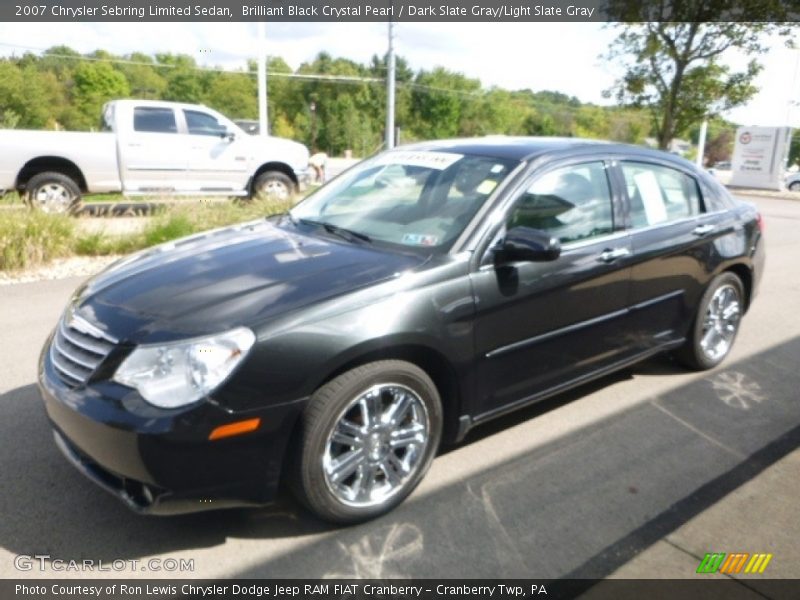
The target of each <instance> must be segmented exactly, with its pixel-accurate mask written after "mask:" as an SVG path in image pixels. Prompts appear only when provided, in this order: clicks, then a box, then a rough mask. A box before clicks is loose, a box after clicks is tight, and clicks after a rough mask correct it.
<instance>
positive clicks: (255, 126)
mask: <svg viewBox="0 0 800 600" xmlns="http://www.w3.org/2000/svg"><path fill="white" fill-rule="evenodd" d="M233 122H234V123H236V125H238V126H239V127H240V128H241V130H242V131H244V132H245V133H249V134H250V135H258V133H259V132H260V131H261V125H260V123H259V122H258V121H253V120H251V119H235V120H234V121H233Z"/></svg>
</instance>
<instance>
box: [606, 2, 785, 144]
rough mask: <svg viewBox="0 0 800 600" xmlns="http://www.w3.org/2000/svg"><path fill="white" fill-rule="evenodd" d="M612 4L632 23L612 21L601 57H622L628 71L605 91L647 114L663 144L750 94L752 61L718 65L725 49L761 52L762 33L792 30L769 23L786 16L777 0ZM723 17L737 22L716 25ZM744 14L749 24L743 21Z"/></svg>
mask: <svg viewBox="0 0 800 600" xmlns="http://www.w3.org/2000/svg"><path fill="white" fill-rule="evenodd" d="M615 6H616V7H617V10H620V11H621V12H620V15H621V16H622V17H624V18H626V19H628V20H635V21H638V22H634V23H631V22H628V23H623V24H619V25H616V26H617V27H619V28H621V29H622V31H621V33H620V35H619V36H618V38H617V39H616V40H615V41H614V43H613V44H612V46H611V49H610V50H609V52H608V54H607V55H606V58H607V59H609V60H613V61H623V64H624V65H625V68H626V70H625V74H624V75H623V77H622V78H621V79H620V80H619V81H618V82H616V84H615V86H614V87H613V88H612V89H611V90H608V91H607V95H612V94H616V96H617V98H618V100H619V101H620V102H621V103H626V104H630V105H632V106H635V107H641V108H644V109H646V110H647V111H649V113H650V117H651V122H652V129H653V132H654V133H655V136H656V138H657V140H658V145H659V147H660V148H662V149H666V148H667V147H668V146H669V143H670V141H671V140H672V139H673V138H674V137H676V136H679V135H683V134H685V133H686V131H687V129H688V128H689V127H690V126H692V125H693V124H695V123H697V122H699V121H701V120H702V119H704V118H705V117H707V116H708V115H714V114H717V113H719V112H720V111H723V110H727V109H729V108H732V107H734V106H739V105H741V104H743V103H745V102H746V101H747V100H748V99H749V98H751V97H752V96H753V95H754V94H755V93H756V91H757V89H756V87H755V86H754V85H753V81H754V79H755V77H756V75H758V73H759V71H760V70H761V66H760V64H759V63H758V61H757V60H756V59H752V60H751V61H750V62H749V64H748V65H747V67H746V68H745V69H744V70H743V71H733V70H732V69H731V68H730V67H728V66H727V65H723V64H721V62H720V58H721V56H722V55H723V54H724V53H725V52H726V51H729V50H740V51H743V52H746V53H748V54H751V55H757V54H761V53H763V52H765V50H766V36H767V35H769V34H778V35H782V36H786V35H789V34H790V33H791V32H792V31H793V27H792V26H790V25H786V24H778V23H775V22H774V21H780V20H781V18H780V17H781V15H784V20H786V19H785V9H784V8H783V6H782V5H781V3H780V2H779V1H778V0H735V1H734V0H676V1H675V2H671V3H663V2H643V3H641V4H640V5H633V4H632V3H629V2H616V3H615V2H612V9H614V8H615ZM620 6H621V7H622V8H619V7H620ZM631 11H633V12H631ZM666 11H669V12H666ZM725 14H730V15H735V16H736V17H737V18H738V19H739V20H740V21H739V22H733V21H731V22H719V19H720V18H721V16H724V15H725ZM745 16H746V17H747V19H748V20H752V22H747V23H745V22H741V20H742V19H743V17H745ZM732 18H733V16H732ZM667 20H669V22H667ZM770 21H772V22H770Z"/></svg>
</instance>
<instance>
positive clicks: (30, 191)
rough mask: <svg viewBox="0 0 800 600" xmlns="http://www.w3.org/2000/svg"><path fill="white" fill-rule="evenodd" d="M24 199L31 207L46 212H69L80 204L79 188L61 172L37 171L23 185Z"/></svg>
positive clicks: (73, 210)
mask: <svg viewBox="0 0 800 600" xmlns="http://www.w3.org/2000/svg"><path fill="white" fill-rule="evenodd" d="M25 190H26V194H25V199H26V201H27V203H28V205H29V206H30V207H31V208H34V209H37V210H41V211H42V212H46V213H55V214H69V213H72V212H75V210H76V209H77V208H78V206H80V202H81V190H80V188H79V187H78V184H76V183H75V182H74V181H73V180H72V179H71V178H70V177H68V176H67V175H64V174H63V173H56V172H54V171H46V172H44V173H38V174H36V175H34V176H33V177H31V178H30V179H29V180H28V183H27V184H26V185H25Z"/></svg>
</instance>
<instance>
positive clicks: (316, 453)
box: [291, 360, 442, 523]
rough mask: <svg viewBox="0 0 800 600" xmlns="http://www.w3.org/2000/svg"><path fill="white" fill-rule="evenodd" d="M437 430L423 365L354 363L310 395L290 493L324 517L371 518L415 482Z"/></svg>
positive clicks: (437, 411) (435, 405) (433, 393)
mask: <svg viewBox="0 0 800 600" xmlns="http://www.w3.org/2000/svg"><path fill="white" fill-rule="evenodd" d="M441 430H442V409H441V401H440V398H439V393H438V391H437V389H436V386H435V385H434V383H433V382H432V381H431V379H430V377H428V375H427V374H426V373H425V372H424V371H423V370H422V369H420V368H418V367H416V366H415V365H412V364H410V363H407V362H404V361H399V360H386V361H379V362H373V363H369V364H366V365H363V366H361V367H357V368H355V369H353V370H351V371H348V372H346V373H344V374H342V375H340V376H338V377H336V378H335V379H333V380H332V381H330V382H328V383H327V384H325V385H324V386H322V387H321V388H319V389H318V390H317V391H316V392H315V393H314V395H313V396H312V398H311V400H310V402H309V405H308V407H307V408H306V410H305V412H304V414H303V417H302V423H301V430H300V433H299V439H298V442H299V443H298V447H297V448H296V449H295V452H296V454H295V456H294V457H293V460H294V466H293V473H292V478H291V485H292V488H293V491H294V492H295V495H296V496H297V497H298V499H299V500H300V501H301V502H303V503H304V504H305V505H306V506H307V507H308V508H310V509H311V510H312V511H313V512H314V513H316V514H317V515H318V516H320V517H322V518H323V519H325V520H328V521H332V522H335V523H356V522H360V521H365V520H367V519H371V518H374V517H376V516H378V515H381V514H383V513H386V512H388V511H389V510H391V509H392V508H394V507H395V506H397V505H398V504H400V503H401V502H402V501H403V500H404V499H405V498H406V497H407V496H408V495H409V494H410V493H411V492H412V490H413V489H414V488H415V487H416V486H417V484H419V482H420V481H421V480H422V478H423V476H424V475H425V473H426V472H427V470H428V468H429V467H430V464H431V462H432V461H433V457H434V455H435V454H436V450H437V447H438V445H439V440H440V438H441Z"/></svg>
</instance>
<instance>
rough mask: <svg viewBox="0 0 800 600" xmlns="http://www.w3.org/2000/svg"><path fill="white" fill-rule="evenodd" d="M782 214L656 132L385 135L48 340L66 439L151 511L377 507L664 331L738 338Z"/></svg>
mask: <svg viewBox="0 0 800 600" xmlns="http://www.w3.org/2000/svg"><path fill="white" fill-rule="evenodd" d="M763 266H764V243H763V241H762V222H761V218H760V216H759V214H758V213H757V212H756V210H755V209H754V208H753V207H751V206H749V205H747V204H743V203H740V202H737V201H736V200H734V199H733V198H732V197H731V196H730V195H729V194H728V192H727V191H726V190H725V189H724V188H722V187H721V186H720V185H719V184H718V183H717V182H716V181H715V180H714V179H713V178H712V177H710V176H709V175H707V174H705V173H704V172H702V171H700V170H698V169H696V168H695V167H694V166H693V165H691V164H690V163H688V162H686V161H684V160H682V159H679V158H676V157H674V156H671V155H669V154H666V153H662V152H658V151H650V150H644V149H641V148H636V147H631V146H625V145H616V144H609V143H598V142H589V141H583V140H575V139H568V140H565V139H537V138H525V139H520V138H505V137H496V138H486V139H474V140H472V139H471V140H451V141H439V142H428V143H423V144H418V145H414V146H407V147H403V148H401V149H398V150H393V151H389V152H384V153H382V154H379V155H377V156H375V157H373V158H371V159H368V160H366V161H364V162H362V163H360V164H359V165H357V166H356V167H354V168H352V169H350V170H349V171H347V172H345V173H344V174H342V175H341V176H339V177H338V178H336V179H335V180H333V181H332V182H331V183H329V184H328V185H325V186H323V187H322V188H320V189H319V190H318V191H317V192H316V193H314V194H313V195H311V196H310V197H308V198H307V199H306V200H304V201H303V202H302V203H300V204H299V205H297V206H296V207H295V208H294V209H292V210H291V211H290V212H289V213H287V214H285V215H280V216H274V217H270V218H266V219H263V220H259V221H255V222H250V223H245V224H242V225H238V226H234V227H229V228H225V229H219V230H214V231H209V232H207V233H204V234H201V235H196V236H192V237H189V238H185V239H182V240H178V241H176V242H172V243H168V244H164V245H162V246H158V247H155V248H153V249H150V250H147V251H144V252H141V253H138V254H135V255H132V256H130V257H128V258H125V259H123V260H121V261H120V262H118V263H116V264H114V265H113V266H111V267H110V268H109V269H107V270H106V271H104V272H103V273H101V274H100V275H98V276H97V277H95V278H93V279H92V280H90V281H88V282H87V283H85V284H84V285H83V286H81V287H80V288H79V289H78V290H77V291H76V292H75V294H74V296H73V298H72V300H71V301H70V303H69V305H68V306H67V308H66V311H65V313H64V315H63V318H62V319H61V321H60V322H59V323H58V325H57V326H56V328H55V331H54V332H53V335H52V336H51V338H50V339H49V340H48V342H47V344H46V346H45V348H44V350H43V352H42V355H41V361H40V367H39V381H40V387H41V391H42V395H43V397H44V402H45V405H46V409H47V414H48V415H49V418H50V420H51V421H52V424H53V428H54V432H55V438H56V441H57V443H58V445H59V447H60V448H61V449H62V451H63V452H64V454H65V455H66V456H67V457H68V458H69V460H70V461H72V463H73V464H74V465H75V466H77V467H78V468H79V469H80V470H81V471H82V472H83V473H84V474H86V475H88V476H89V477H90V478H91V479H93V480H94V481H95V482H97V483H98V484H100V485H101V486H103V487H104V488H106V489H107V490H109V491H111V492H113V493H114V494H115V495H117V496H118V497H120V498H121V499H122V500H124V501H125V502H126V503H127V504H128V505H129V506H130V507H131V508H133V509H135V510H137V511H140V512H148V513H158V514H168V513H176V512H185V511H193V510H201V509H207V508H215V507H223V506H233V505H259V504H263V503H267V502H270V501H272V500H273V499H274V498H275V495H276V493H277V491H278V490H279V488H280V487H281V486H282V484H284V483H285V484H286V485H287V486H289V488H290V489H292V490H293V491H294V493H295V495H296V496H297V497H298V498H299V499H300V500H301V501H302V502H303V503H304V504H305V505H306V506H307V507H309V508H310V509H311V510H312V511H313V512H315V513H316V514H318V515H320V516H321V517H323V518H325V519H328V520H331V521H335V522H356V521H360V520H364V519H368V518H371V517H374V516H376V515H379V514H381V513H384V512H386V511H388V510H390V509H391V508H392V507H394V506H395V505H397V504H398V503H400V502H401V501H402V500H403V499H404V498H405V497H406V496H408V494H409V493H410V492H411V491H412V490H413V489H414V487H415V486H416V485H417V484H418V483H419V481H420V480H421V478H422V477H423V476H424V474H425V472H426V471H427V469H428V467H429V466H430V464H431V461H432V460H433V457H434V455H435V454H436V452H437V449H438V448H439V447H440V446H441V444H443V443H452V442H454V441H457V440H460V439H461V438H462V437H463V436H464V435H465V434H466V432H467V431H468V430H469V429H470V428H471V427H474V426H475V425H478V424H480V423H483V422H485V421H487V420H489V419H491V418H493V417H496V416H498V415H500V414H503V413H506V412H508V411H510V410H513V409H515V408H518V407H521V406H524V405H527V404H530V403H532V402H536V401H538V400H541V399H543V398H545V397H548V396H551V395H553V394H556V393H558V392H561V391H563V390H565V389H567V388H570V387H573V386H576V385H579V384H581V383H583V382H586V381H588V380H590V379H594V378H597V377H601V376H603V375H605V374H607V373H609V372H611V371H614V370H616V369H620V368H623V367H626V366H628V365H630V364H632V363H634V362H636V361H640V360H642V359H644V358H647V357H649V356H652V355H653V354H656V353H658V352H663V351H672V352H674V353H675V355H676V356H677V357H678V359H680V360H681V361H682V362H684V363H685V364H686V365H688V366H689V367H691V368H695V369H708V368H711V367H714V366H715V365H717V364H719V363H720V361H722V360H723V359H724V358H725V356H726V355H727V354H728V353H729V352H730V349H731V346H732V344H733V342H734V339H735V337H736V333H737V330H738V328H739V323H740V319H741V317H742V315H743V314H744V313H745V311H746V310H747V309H748V307H749V306H750V303H751V302H752V300H753V297H754V295H755V292H756V290H757V288H758V283H759V279H760V276H761V274H762V272H763Z"/></svg>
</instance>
